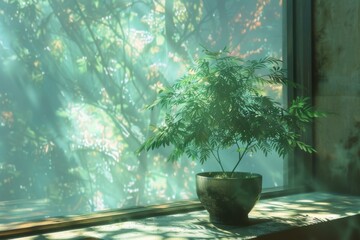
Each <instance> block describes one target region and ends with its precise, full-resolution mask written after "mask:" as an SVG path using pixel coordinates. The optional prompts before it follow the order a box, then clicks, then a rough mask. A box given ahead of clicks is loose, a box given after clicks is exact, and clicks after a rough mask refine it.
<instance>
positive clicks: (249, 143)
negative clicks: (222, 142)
mask: <svg viewBox="0 0 360 240" xmlns="http://www.w3.org/2000/svg"><path fill="white" fill-rule="evenodd" d="M251 144H252V141H250V142H248V143H247V144H246V147H245V149H244V151H243V152H242V153H241V152H240V151H239V160H238V162H237V163H236V165H235V167H234V168H233V170H232V171H231V174H230V176H232V175H233V174H234V172H235V169H236V168H237V166H238V165H239V163H240V162H241V160H242V159H243V157H244V156H245V154H246V153H247V151H248V149H249V147H250V145H251ZM236 145H237V147H238V148H239V149H240V145H239V143H238V142H236Z"/></svg>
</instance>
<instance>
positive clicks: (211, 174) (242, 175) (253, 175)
mask: <svg viewBox="0 0 360 240" xmlns="http://www.w3.org/2000/svg"><path fill="white" fill-rule="evenodd" d="M223 173H224V172H220V171H213V172H201V173H197V174H196V177H197V178H209V179H213V180H229V179H256V178H262V175H261V174H259V173H253V172H234V173H235V174H236V176H234V177H231V178H230V177H227V178H219V177H215V176H217V175H219V174H223ZM225 173H231V172H230V171H225Z"/></svg>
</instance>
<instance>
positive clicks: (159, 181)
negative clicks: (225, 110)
mask: <svg viewBox="0 0 360 240" xmlns="http://www.w3.org/2000/svg"><path fill="white" fill-rule="evenodd" d="M282 21H283V19H282V1H281V0H227V1H223V0H192V1H188V0H173V1H172V0H166V1H165V0H144V1H117V0H105V1H103V0H102V1H100V0H93V1H88V0H77V1H68V0H47V1H40V0H33V1H25V0H19V1H12V0H4V1H1V3H0V32H1V34H0V76H1V78H0V201H1V202H6V204H8V205H9V206H10V205H11V206H13V207H14V209H15V210H16V208H23V211H22V216H21V217H24V216H25V215H26V216H27V217H28V218H37V217H41V216H54V215H68V214H82V213H87V212H93V211H98V210H103V209H109V208H110V209H111V208H126V207H133V206H139V205H148V204H157V203H163V202H167V201H175V200H181V199H191V198H196V194H195V184H194V175H195V173H197V172H201V171H209V170H218V166H217V165H216V162H215V161H213V160H212V159H209V161H208V162H207V163H206V164H205V165H203V166H202V165H200V164H198V163H197V162H194V161H191V160H189V159H186V158H185V157H184V158H182V159H180V160H179V161H178V162H176V163H167V162H166V156H167V155H168V153H169V150H168V149H160V150H157V151H153V152H149V153H146V154H145V153H144V154H141V155H137V154H135V151H136V150H137V149H138V148H139V145H140V144H141V143H142V141H143V140H144V138H145V137H146V136H147V134H148V132H149V127H148V126H149V124H156V123H157V122H158V121H159V119H160V118H161V113H159V112H157V111H145V110H144V106H145V105H146V104H149V103H151V102H152V101H153V100H154V99H155V97H156V93H157V91H158V90H159V89H161V88H162V87H163V86H168V85H170V84H171V83H173V82H174V81H175V80H176V79H177V78H179V77H180V76H181V75H182V74H183V73H184V72H185V70H186V68H187V67H188V66H189V64H191V63H193V61H194V60H195V59H196V58H197V57H198V56H200V55H201V53H202V47H201V46H205V47H207V48H209V49H211V50H220V49H223V48H224V47H225V46H227V47H228V48H229V49H230V50H231V54H233V55H237V56H240V57H243V58H259V57H264V56H267V55H271V56H274V57H278V58H281V57H282V52H283V51H282V46H283V35H282V32H283V31H282ZM265 90H266V91H267V93H268V94H269V95H272V96H273V97H275V98H276V99H277V100H278V101H280V102H281V101H282V96H283V89H282V88H281V87H280V86H267V87H266V89H265ZM223 154H225V155H228V158H229V162H228V163H225V166H228V167H230V166H233V163H234V161H235V159H236V157H234V156H231V154H230V153H227V152H224V153H223ZM232 158H234V160H233V161H232V160H231V159H232ZM264 158H265V157H264V156H262V155H261V154H256V155H249V156H247V158H246V159H245V160H244V161H243V162H242V163H241V164H240V166H239V169H238V170H241V171H252V172H259V173H261V174H263V176H264V183H263V185H264V188H267V187H275V186H281V185H283V160H282V159H280V158H279V157H278V156H277V155H275V154H270V156H268V157H267V159H264ZM15 203H16V204H15ZM4 204H5V203H4ZM4 206H5V205H4ZM4 209H5V208H4ZM6 209H7V211H8V212H7V214H8V216H14V217H13V218H14V219H16V211H15V210H14V211H13V210H12V208H8V207H6ZM25 209H27V211H28V212H27V213H28V214H24V212H25V213H26V211H25ZM35 210H36V211H35ZM0 219H1V220H0V221H3V222H4V221H12V218H10V217H7V218H6V219H5V218H0Z"/></svg>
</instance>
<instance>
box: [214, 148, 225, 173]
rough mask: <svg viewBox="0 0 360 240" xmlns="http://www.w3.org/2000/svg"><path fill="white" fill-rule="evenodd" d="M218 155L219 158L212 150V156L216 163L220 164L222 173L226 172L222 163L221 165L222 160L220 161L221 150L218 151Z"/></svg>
mask: <svg viewBox="0 0 360 240" xmlns="http://www.w3.org/2000/svg"><path fill="white" fill-rule="evenodd" d="M216 153H217V156H216V155H215V153H214V152H213V151H212V150H211V154H212V155H213V156H214V158H215V160H216V161H217V162H218V164H219V165H220V167H221V170H222V172H225V170H224V167H223V165H222V163H221V160H220V155H219V148H218V149H217V150H216Z"/></svg>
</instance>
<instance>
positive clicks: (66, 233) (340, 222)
mask: <svg viewBox="0 0 360 240" xmlns="http://www.w3.org/2000/svg"><path fill="white" fill-rule="evenodd" d="M186 206H187V207H188V209H184V212H183V213H176V214H169V215H163V214H166V211H165V212H164V209H166V206H165V207H162V209H158V210H159V213H160V212H161V214H159V215H162V216H155V217H148V218H140V219H131V220H126V214H125V215H123V219H120V218H116V216H119V214H117V215H116V214H115V213H116V212H115V213H114V212H107V213H103V214H104V215H103V217H104V220H105V219H106V220H107V223H105V224H103V225H98V226H91V221H90V220H88V221H86V218H85V217H77V218H78V219H77V220H78V221H79V223H81V222H83V223H84V225H83V227H81V225H79V226H78V227H79V228H77V229H72V230H62V231H56V232H50V233H42V232H44V228H45V232H46V226H51V225H52V224H64V226H63V227H64V229H66V223H67V222H68V221H66V219H63V222H61V221H60V222H59V221H57V222H56V221H55V222H54V221H52V220H51V219H49V220H48V222H46V221H43V225H42V226H39V225H34V226H33V228H31V224H32V223H27V224H30V225H29V226H28V228H24V226H23V227H22V228H16V229H12V230H11V229H8V230H4V229H3V231H0V238H5V239H9V238H10V237H15V236H21V235H23V236H24V235H27V236H26V237H22V238H18V239H57V240H60V239H222V238H225V239H253V238H259V239H279V237H281V236H283V235H279V234H282V233H284V234H285V233H286V234H292V235H291V239H301V238H300V236H302V237H304V236H305V235H301V233H299V230H301V229H302V230H304V231H307V232H308V233H309V231H313V233H314V234H319V229H320V230H321V228H323V230H321V231H323V232H324V231H325V232H327V234H328V235H329V234H330V236H331V237H334V238H331V239H345V240H346V239H352V237H354V236H356V237H358V234H360V230H359V223H360V219H359V218H360V197H357V196H347V195H339V194H331V193H323V192H312V193H302V194H294V195H288V196H283V197H276V198H270V199H265V200H261V201H260V202H259V203H258V204H257V205H256V206H255V208H254V209H253V211H252V212H251V213H250V215H249V217H250V224H249V225H248V226H244V227H236V226H221V225H214V224H212V223H210V222H209V220H208V214H207V212H206V211H204V210H199V209H201V207H200V206H199V205H198V203H197V202H193V204H192V205H191V204H190V205H184V207H186ZM171 208H172V206H169V208H168V213H171ZM153 210H154V209H153ZM155 210H156V209H155ZM128 211H130V212H131V210H128ZM188 211H191V212H188ZM111 214H113V215H111ZM112 216H113V217H114V221H113V223H109V219H111V217H112ZM71 220H72V221H74V220H76V218H72V219H71ZM120 220H121V221H120ZM345 220H351V221H350V222H346V223H345V222H344V221H345ZM89 221H90V222H89ZM334 223H336V224H335V225H334ZM331 224H332V225H331ZM351 224H352V225H351ZM314 226H315V227H316V229H313V228H314ZM317 226H318V227H317ZM326 226H330V227H328V228H326ZM29 227H30V228H29ZM336 227H340V228H341V229H338V230H337V229H336ZM348 227H349V228H350V229H344V228H348ZM21 229H27V232H26V233H25V232H21ZM29 230H32V234H33V236H30V235H31V234H30V232H29ZM39 230H42V232H39ZM11 231H13V232H11ZM331 231H333V232H331ZM349 231H350V233H349ZM340 233H341V235H339V236H342V237H344V236H345V237H346V236H347V235H346V234H348V236H350V238H338V237H339V236H335V235H334V234H340ZM9 234H10V235H9ZM40 234H41V237H43V238H39V236H40ZM309 234H311V233H309ZM321 234H325V233H321ZM271 236H274V238H269V237H271ZM288 236H290V235H288ZM283 237H284V236H283ZM280 239H281V238H280ZM284 239H289V238H288V237H286V238H284ZM313 239H322V238H316V237H315V235H314V238H313Z"/></svg>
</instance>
